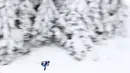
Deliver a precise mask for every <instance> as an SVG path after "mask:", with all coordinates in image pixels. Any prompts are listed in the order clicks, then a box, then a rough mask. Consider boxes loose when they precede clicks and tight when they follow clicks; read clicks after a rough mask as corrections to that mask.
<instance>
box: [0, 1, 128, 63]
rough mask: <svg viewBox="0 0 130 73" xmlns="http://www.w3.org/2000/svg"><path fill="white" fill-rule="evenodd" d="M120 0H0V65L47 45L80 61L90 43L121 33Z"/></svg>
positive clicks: (91, 44) (122, 12)
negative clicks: (56, 47)
mask: <svg viewBox="0 0 130 73" xmlns="http://www.w3.org/2000/svg"><path fill="white" fill-rule="evenodd" d="M122 1H123V0H0V64H1V65H7V64H9V63H11V62H12V61H13V60H14V59H15V58H17V57H20V56H21V55H26V54H28V53H30V52H31V51H32V49H31V48H38V47H41V46H44V45H48V46H49V45H50V44H55V45H58V46H59V47H62V48H63V49H64V50H66V51H68V53H69V55H71V56H72V57H73V58H74V59H75V60H78V61H81V60H82V59H84V58H85V56H86V54H87V52H90V51H91V49H92V48H93V46H94V45H97V44H98V43H100V42H101V41H104V40H108V39H111V38H113V37H116V36H123V35H124V31H125V29H124V19H125V17H127V15H126V14H125V9H126V6H125V5H124V3H123V2H122ZM43 49H44V48H43Z"/></svg>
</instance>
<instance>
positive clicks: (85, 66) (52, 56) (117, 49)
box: [0, 37, 130, 73]
mask: <svg viewBox="0 0 130 73" xmlns="http://www.w3.org/2000/svg"><path fill="white" fill-rule="evenodd" d="M129 41H130V38H125V39H123V38H120V37H119V38H118V39H115V40H110V41H108V42H107V43H105V42H104V45H102V46H95V47H96V48H95V49H96V50H97V52H98V53H97V54H98V56H97V54H95V51H92V52H91V53H89V55H88V57H87V58H86V59H85V60H83V61H81V62H78V61H75V60H74V59H72V58H71V57H69V56H68V55H66V52H65V51H64V50H61V48H59V47H56V46H50V47H46V46H45V47H42V49H37V50H36V51H34V52H32V53H30V54H29V55H28V56H24V57H22V58H19V59H17V60H16V61H14V62H13V63H12V64H10V65H7V66H3V67H1V69H0V72H1V73H130V70H129V68H130V57H129V56H130V49H129V48H130V47H129V45H130V43H129ZM108 43H109V44H108ZM44 48H45V49H44ZM45 60H49V61H50V66H48V67H47V70H46V71H44V69H43V67H42V66H41V65H40V61H45Z"/></svg>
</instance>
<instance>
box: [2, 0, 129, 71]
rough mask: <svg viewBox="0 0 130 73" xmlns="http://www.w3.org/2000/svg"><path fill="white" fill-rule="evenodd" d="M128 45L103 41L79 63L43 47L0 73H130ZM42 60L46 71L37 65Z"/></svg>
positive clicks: (126, 40) (123, 41)
mask: <svg viewBox="0 0 130 73" xmlns="http://www.w3.org/2000/svg"><path fill="white" fill-rule="evenodd" d="M126 3H127V4H128V5H129V4H130V1H129V0H126ZM129 19H130V17H129V18H128V20H129ZM128 26H129V27H130V25H129V21H127V28H129V27H128ZM128 31H130V29H128ZM128 34H130V32H129V33H128ZM129 42H130V37H129V36H128V37H126V38H121V37H118V38H116V39H112V40H109V41H106V42H104V43H103V45H97V46H95V48H93V49H96V52H97V53H96V54H95V51H92V52H90V53H89V54H88V55H87V57H86V59H85V60H83V61H81V62H78V61H75V60H74V59H73V58H72V57H70V56H69V55H67V54H66V51H65V50H62V48H59V47H56V46H49V47H46V46H45V47H41V48H37V49H36V51H33V52H31V53H30V54H29V55H26V56H23V57H21V58H18V59H16V60H15V61H14V62H12V63H11V64H9V65H7V66H3V67H0V73H130V69H129V68H130V57H129V56H130V43H129ZM45 60H49V61H50V65H49V66H47V70H46V71H44V68H43V67H42V66H41V65H40V61H45Z"/></svg>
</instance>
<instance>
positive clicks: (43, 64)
mask: <svg viewBox="0 0 130 73" xmlns="http://www.w3.org/2000/svg"><path fill="white" fill-rule="evenodd" d="M49 63H50V61H42V62H41V65H42V66H43V67H44V71H45V70H46V66H49Z"/></svg>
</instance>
